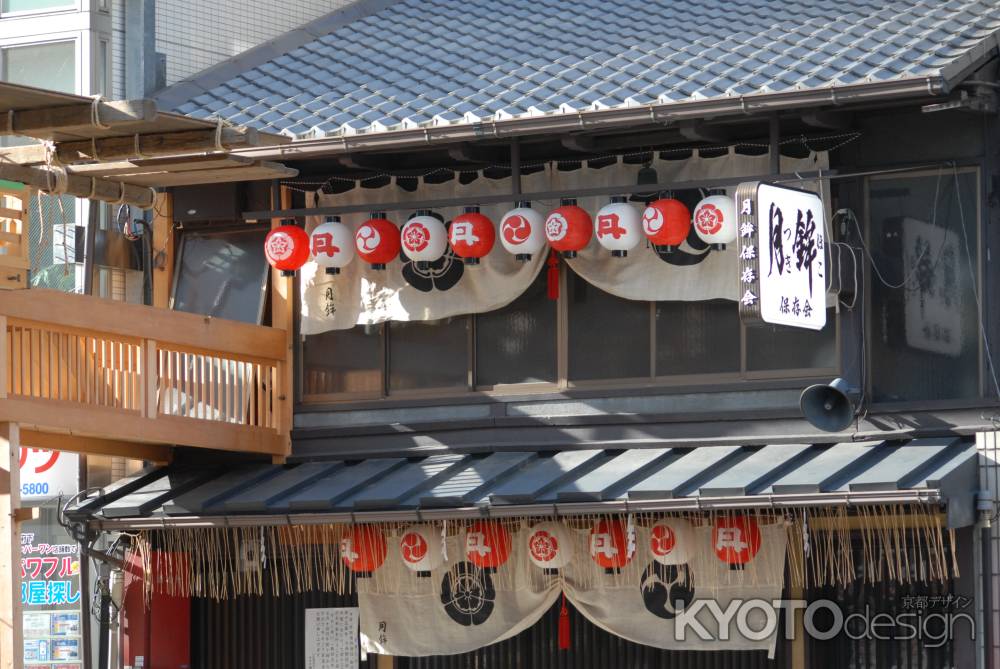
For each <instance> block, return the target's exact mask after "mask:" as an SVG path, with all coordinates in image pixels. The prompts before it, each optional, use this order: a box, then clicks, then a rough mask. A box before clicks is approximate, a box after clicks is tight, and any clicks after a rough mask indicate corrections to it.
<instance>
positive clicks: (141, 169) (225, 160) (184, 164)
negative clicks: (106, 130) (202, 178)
mask: <svg viewBox="0 0 1000 669" xmlns="http://www.w3.org/2000/svg"><path fill="white" fill-rule="evenodd" d="M254 162H256V161H254V159H253V158H245V157H243V156H234V155H232V154H228V153H210V154H206V155H194V156H179V157H176V158H174V157H168V158H150V159H135V160H118V161H114V162H110V163H89V164H86V165H73V166H72V167H70V170H69V171H70V172H72V173H73V174H82V175H84V176H88V177H127V176H132V175H137V174H163V173H170V172H194V171H197V170H216V169H231V168H237V167H248V166H250V165H253V164H254Z"/></svg>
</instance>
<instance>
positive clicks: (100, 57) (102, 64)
mask: <svg viewBox="0 0 1000 669" xmlns="http://www.w3.org/2000/svg"><path fill="white" fill-rule="evenodd" d="M96 67H97V72H96V73H95V75H96V76H95V77H94V90H95V91H96V92H97V93H100V94H101V95H103V96H105V97H107V96H108V95H110V93H111V87H110V86H108V75H109V74H110V72H111V54H110V48H109V46H108V40H106V39H102V40H99V41H98V42H97V65H96Z"/></svg>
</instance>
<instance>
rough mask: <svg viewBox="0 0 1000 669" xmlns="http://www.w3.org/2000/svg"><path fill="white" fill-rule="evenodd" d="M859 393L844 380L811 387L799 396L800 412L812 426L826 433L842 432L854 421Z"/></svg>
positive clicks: (838, 379)
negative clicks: (855, 400) (855, 398)
mask: <svg viewBox="0 0 1000 669" xmlns="http://www.w3.org/2000/svg"><path fill="white" fill-rule="evenodd" d="M856 395H857V391H855V390H854V389H852V388H850V387H849V386H848V385H847V381H845V380H844V379H840V378H837V379H834V380H833V381H831V382H830V383H829V384H824V383H818V384H816V385H814V386H809V387H808V388H806V389H805V390H803V391H802V394H801V395H799V410H800V411H802V415H803V417H805V419H806V420H807V421H809V423H810V424H811V425H813V426H814V427H816V428H819V429H820V430H823V431H824V432H841V431H843V430H845V429H847V427H848V426H849V425H850V424H851V421H853V420H854V414H855V404H854V400H853V399H852V397H853V396H856Z"/></svg>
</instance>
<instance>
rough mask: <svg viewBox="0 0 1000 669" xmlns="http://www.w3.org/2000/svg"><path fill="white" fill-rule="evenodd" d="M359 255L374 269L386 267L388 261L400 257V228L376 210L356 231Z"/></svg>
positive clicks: (355, 240) (355, 243)
mask: <svg viewBox="0 0 1000 669" xmlns="http://www.w3.org/2000/svg"><path fill="white" fill-rule="evenodd" d="M354 245H355V248H356V249H357V251H358V257H360V258H361V259H362V260H364V261H365V262H366V263H368V264H370V265H371V267H372V269H376V270H382V269H385V266H386V264H387V263H389V262H391V261H392V260H394V259H396V258H398V257H399V248H400V246H399V228H397V227H396V225H395V224H394V223H393V222H392V221H390V220H388V219H386V217H385V214H383V213H381V212H374V213H372V215H371V218H369V219H368V220H367V221H365V222H364V223H362V224H361V225H360V226H358V230H357V232H355V233H354Z"/></svg>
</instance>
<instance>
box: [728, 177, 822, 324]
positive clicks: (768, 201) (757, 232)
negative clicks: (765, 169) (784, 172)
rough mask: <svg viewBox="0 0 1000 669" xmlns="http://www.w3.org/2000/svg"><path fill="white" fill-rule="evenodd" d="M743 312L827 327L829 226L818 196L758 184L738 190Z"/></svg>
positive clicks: (753, 317) (748, 317) (746, 318)
mask: <svg viewBox="0 0 1000 669" xmlns="http://www.w3.org/2000/svg"><path fill="white" fill-rule="evenodd" d="M736 206H737V207H738V209H739V237H738V238H737V241H736V243H737V245H738V247H739V258H740V269H739V272H740V274H739V277H738V280H739V286H740V290H739V292H740V316H741V318H742V319H743V322H744V323H747V324H754V323H760V322H764V323H772V324H775V325H788V326H791V327H797V328H808V329H810V330H822V329H823V327H824V326H825V325H826V281H827V271H826V227H825V222H824V218H823V217H824V208H823V201H822V199H820V197H819V195H817V194H816V193H812V192H809V191H804V190H799V189H797V188H788V187H786V186H775V185H772V184H765V183H759V182H750V183H743V184H740V186H739V188H737V189H736Z"/></svg>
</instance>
